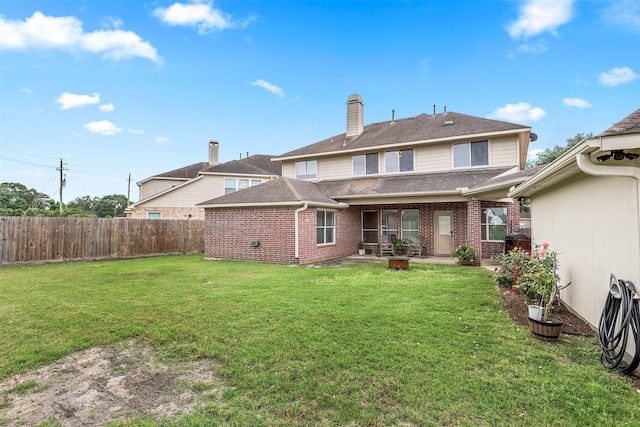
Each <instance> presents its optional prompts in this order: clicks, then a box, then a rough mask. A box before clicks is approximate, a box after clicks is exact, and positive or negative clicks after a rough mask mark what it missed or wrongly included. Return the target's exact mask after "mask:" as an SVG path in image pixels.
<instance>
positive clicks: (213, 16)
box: [153, 1, 255, 34]
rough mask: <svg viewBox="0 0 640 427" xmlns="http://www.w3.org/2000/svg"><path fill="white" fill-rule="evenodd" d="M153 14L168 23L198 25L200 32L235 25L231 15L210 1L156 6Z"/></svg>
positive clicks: (246, 23)
mask: <svg viewBox="0 0 640 427" xmlns="http://www.w3.org/2000/svg"><path fill="white" fill-rule="evenodd" d="M153 14H154V15H155V16H157V17H158V18H160V20H161V21H163V22H165V23H167V24H169V25H185V26H195V27H198V33H200V34H206V33H208V32H210V31H215V30H224V29H226V28H230V27H234V26H235V24H234V23H233V21H232V20H231V16H230V15H229V14H227V13H224V12H222V11H221V10H220V9H216V8H214V7H213V5H212V2H210V1H192V2H190V3H177V2H176V3H174V4H172V5H171V6H169V7H167V8H162V7H159V8H157V9H156V10H155V11H154V12H153ZM253 19H255V18H250V20H248V21H246V22H245V24H244V25H248V23H249V22H251V21H252V20H253Z"/></svg>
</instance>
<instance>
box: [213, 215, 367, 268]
mask: <svg viewBox="0 0 640 427" xmlns="http://www.w3.org/2000/svg"><path fill="white" fill-rule="evenodd" d="M295 211H296V207H272V208H225V209H206V212H205V252H204V253H205V257H206V258H220V259H238V260H247V261H263V262H272V263H281V264H297V263H300V264H307V263H310V262H316V261H321V260H326V259H331V258H339V257H345V256H348V255H353V254H354V253H356V252H357V248H358V242H359V240H360V210H359V209H356V208H350V209H347V210H345V209H338V210H335V213H336V243H334V244H328V245H317V244H316V221H317V219H316V218H317V217H316V213H317V211H316V208H308V209H306V210H304V211H302V212H300V213H299V214H298V230H299V247H298V255H299V259H296V258H295ZM252 239H259V240H260V245H259V246H258V247H252V246H251V240H252Z"/></svg>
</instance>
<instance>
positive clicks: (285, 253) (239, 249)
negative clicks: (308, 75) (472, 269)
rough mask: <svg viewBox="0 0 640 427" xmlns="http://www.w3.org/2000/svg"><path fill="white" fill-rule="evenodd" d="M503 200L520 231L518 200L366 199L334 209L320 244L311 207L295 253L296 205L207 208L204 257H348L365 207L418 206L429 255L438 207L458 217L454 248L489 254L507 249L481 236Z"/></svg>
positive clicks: (301, 218) (302, 216)
mask: <svg viewBox="0 0 640 427" xmlns="http://www.w3.org/2000/svg"><path fill="white" fill-rule="evenodd" d="M501 206H505V207H507V209H508V210H507V212H508V218H509V221H510V224H509V225H508V227H507V231H508V232H512V231H517V227H518V224H519V218H520V204H519V203H518V202H517V201H515V202H514V203H498V202H490V201H480V200H475V199H470V200H469V201H467V202H443V203H429V204H396V205H368V206H357V207H351V208H349V209H336V210H335V215H336V242H335V243H334V244H327V245H317V244H316V222H317V211H318V209H316V208H314V207H310V208H307V209H306V210H304V211H302V212H300V213H299V214H298V230H299V246H298V258H297V259H296V257H295V211H296V207H268V208H267V207H265V208H224V209H206V211H205V257H206V258H220V259H239V260H247V261H262V262H272V263H282V264H308V263H312V262H317V261H322V260H327V259H332V258H339V257H345V256H349V255H352V254H355V253H357V248H358V242H359V241H360V238H361V211H363V210H375V211H380V210H401V209H418V211H419V216H418V232H419V234H420V236H423V237H424V238H425V240H426V246H427V253H426V254H425V255H427V256H432V255H433V254H434V252H435V247H434V246H435V235H434V233H435V225H434V220H435V212H436V211H451V212H453V220H454V224H453V236H454V249H455V248H457V247H458V246H460V245H462V244H465V243H466V244H469V245H470V246H471V247H473V248H474V249H475V250H476V252H478V255H479V256H480V259H489V258H491V257H493V256H494V255H496V254H498V253H502V252H504V242H482V241H481V224H480V221H481V209H483V208H489V207H501ZM319 209H320V210H326V209H324V208H319ZM332 210H333V209H332ZM398 233H399V230H398ZM398 235H399V234H398ZM252 239H259V241H260V245H259V246H258V247H253V246H251V240H252ZM479 263H480V260H478V264H479Z"/></svg>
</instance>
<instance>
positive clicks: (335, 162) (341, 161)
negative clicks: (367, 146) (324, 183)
mask: <svg viewBox="0 0 640 427" xmlns="http://www.w3.org/2000/svg"><path fill="white" fill-rule="evenodd" d="M351 158H352V155H351V154H349V155H345V156H334V157H328V158H323V159H319V161H318V175H319V176H318V178H319V179H320V180H326V179H339V178H351V177H352V176H353V169H352V166H351Z"/></svg>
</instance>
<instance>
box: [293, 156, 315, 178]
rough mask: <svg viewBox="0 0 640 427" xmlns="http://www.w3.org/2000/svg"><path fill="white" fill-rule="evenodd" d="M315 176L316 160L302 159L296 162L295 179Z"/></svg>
mask: <svg viewBox="0 0 640 427" xmlns="http://www.w3.org/2000/svg"><path fill="white" fill-rule="evenodd" d="M317 177H318V161H317V160H303V161H301V162H296V179H316V178H317Z"/></svg>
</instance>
